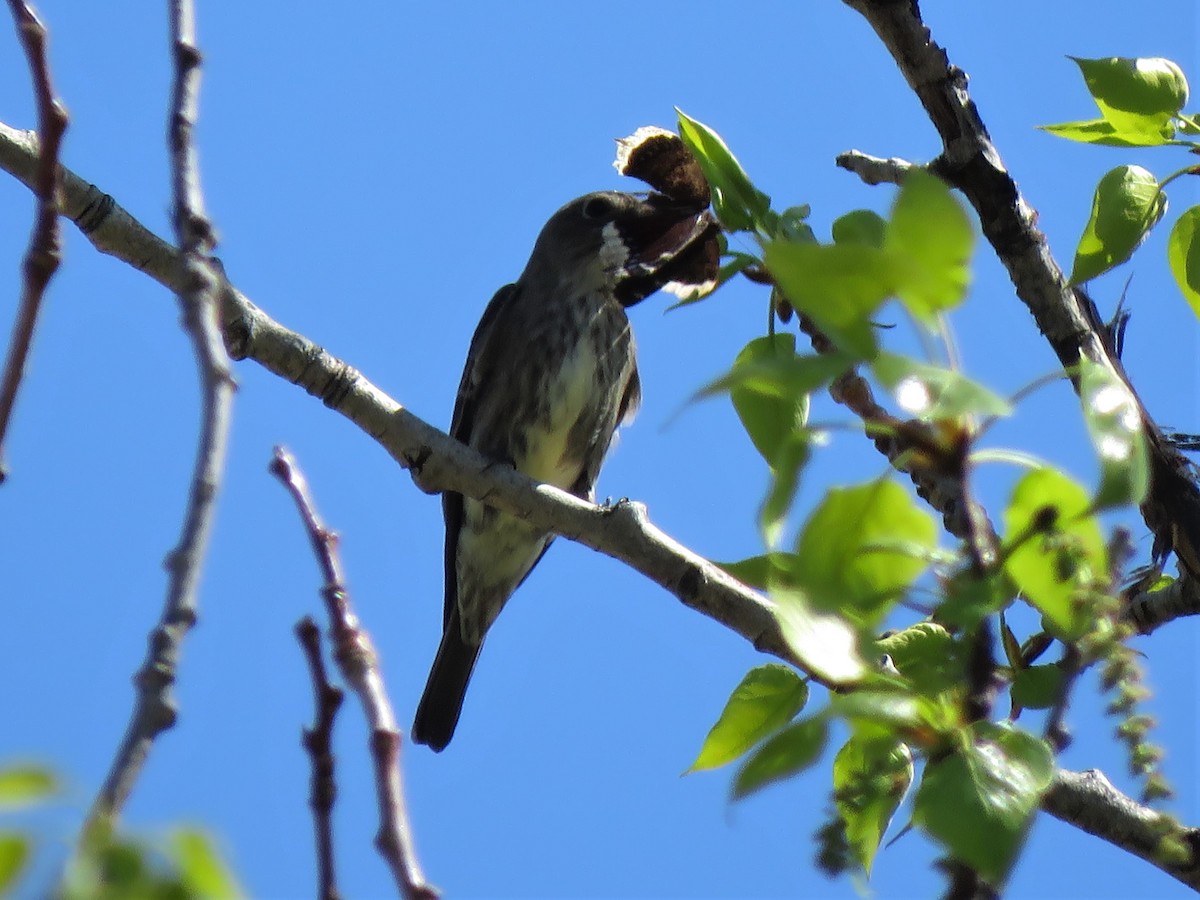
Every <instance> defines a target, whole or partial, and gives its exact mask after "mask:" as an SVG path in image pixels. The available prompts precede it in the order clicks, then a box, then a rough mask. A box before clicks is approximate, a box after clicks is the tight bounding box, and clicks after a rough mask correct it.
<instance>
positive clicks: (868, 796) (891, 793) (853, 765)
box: [833, 736, 913, 875]
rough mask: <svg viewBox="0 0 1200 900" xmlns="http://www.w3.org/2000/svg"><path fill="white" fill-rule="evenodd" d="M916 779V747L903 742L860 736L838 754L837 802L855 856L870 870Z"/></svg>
mask: <svg viewBox="0 0 1200 900" xmlns="http://www.w3.org/2000/svg"><path fill="white" fill-rule="evenodd" d="M912 780H913V759H912V752H911V751H910V750H909V749H908V747H907V746H905V745H904V744H902V743H899V742H895V741H868V740H864V739H862V738H859V737H857V736H855V737H852V738H850V740H848V741H847V742H846V743H845V744H844V745H843V746H842V749H841V750H839V751H838V753H837V756H836V757H835V758H834V760H833V790H834V794H833V796H834V802H835V803H836V805H837V811H838V815H839V816H841V819H842V822H843V823H844V825H845V827H846V839H847V841H848V842H849V844H850V849H851V851H852V852H853V853H854V858H855V859H856V860H858V863H859V865H861V866H862V867H863V869H864V871H866V873H867V874H868V875H869V874H870V872H871V865H872V863H873V862H874V860H875V852H876V850H878V849H879V844H880V842H881V841H882V840H883V835H884V832H886V831H887V827H888V824H889V823H890V822H891V821H892V816H893V815H894V814H895V812H896V809H897V807H899V805H900V803H901V801H902V800H903V799H904V795H905V793H906V792H907V791H908V788H909V785H911V784H912Z"/></svg>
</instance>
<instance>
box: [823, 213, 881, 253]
mask: <svg viewBox="0 0 1200 900" xmlns="http://www.w3.org/2000/svg"><path fill="white" fill-rule="evenodd" d="M886 233H887V222H885V221H884V219H883V217H882V216H880V215H879V213H875V212H872V211H871V210H869V209H856V210H854V211H853V212H848V213H846V214H845V215H844V216H842V217H841V218H839V219H836V220H834V223H833V240H834V242H835V243H838V244H860V245H862V246H864V247H875V248H877V249H882V248H883V241H884V235H885V234H886Z"/></svg>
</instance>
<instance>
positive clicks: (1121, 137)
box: [1038, 119, 1171, 147]
mask: <svg viewBox="0 0 1200 900" xmlns="http://www.w3.org/2000/svg"><path fill="white" fill-rule="evenodd" d="M1038 127H1039V128H1041V129H1042V131H1046V132H1049V133H1050V134H1052V135H1054V136H1055V137H1061V138H1066V139H1067V140H1070V141H1078V142H1079V143H1081V144H1101V145H1103V146H1106V147H1158V146H1161V145H1163V144H1169V143H1171V140H1170V139H1169V138H1167V137H1164V136H1163V134H1162V132H1161V131H1148V132H1147V131H1118V130H1117V129H1116V127H1115V126H1114V125H1113V124H1112V123H1111V122H1109V121H1108V120H1107V119H1089V120H1087V121H1083V122H1059V123H1057V124H1054V125H1039V126H1038Z"/></svg>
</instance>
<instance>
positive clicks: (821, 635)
mask: <svg viewBox="0 0 1200 900" xmlns="http://www.w3.org/2000/svg"><path fill="white" fill-rule="evenodd" d="M771 600H772V601H773V603H774V605H775V619H776V621H777V622H778V623H779V630H780V633H781V634H782V636H783V639H784V640H785V641H786V642H787V644H788V646H789V647H790V648H791V649H792V652H793V653H795V654H796V657H797V659H799V660H800V661H801V663H803V665H804V669H805V671H806V672H811V673H812V674H813V675H815V676H816V677H817V678H819V679H820V680H821V681H823V682H825V683H826V684H831V685H837V686H839V687H849V686H851V685H853V684H855V683H856V682H858V681H861V680H862V678H863V677H864V676H866V674H867V667H866V664H865V663H864V662H863V660H862V657H861V656H860V655H859V653H858V632H857V631H856V630H855V629H854V628H853V627H852V626H851V625H850V623H849V622H847V621H846V619H845V618H844V617H842V616H838V615H834V614H832V613H825V612H820V611H818V610H815V609H813V607H812V604H811V603H809V602H808V600H807V598H805V596H804V594H803V593H801V592H800V591H795V590H772V591H771Z"/></svg>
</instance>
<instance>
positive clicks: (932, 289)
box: [884, 169, 975, 324]
mask: <svg viewBox="0 0 1200 900" xmlns="http://www.w3.org/2000/svg"><path fill="white" fill-rule="evenodd" d="M974 244H975V233H974V232H973V231H972V230H971V220H970V219H969V218H968V217H967V213H966V210H964V209H963V208H962V205H961V204H959V202H958V201H957V200H955V199H954V197H953V196H952V195H951V194H950V189H949V188H948V187H947V186H946V185H945V183H944V182H943V181H942V180H941V179H939V178H936V177H934V176H933V175H930V174H928V173H926V172H923V171H921V170H919V169H914V170H913V171H911V172H910V173H909V174H908V175H907V176H906V177H905V179H904V184H903V186H902V187H901V188H900V193H899V194H898V195H897V197H896V203H895V206H893V207H892V218H891V221H889V222H888V225H887V237H886V239H885V241H884V247H885V249H887V250H888V251H889V252H890V253H891V254H893V255H894V256H895V257H896V258H898V259H900V260H903V261H904V262H905V263H907V265H906V267H905V269H906V270H905V277H904V279H903V280H902V281H901V282H900V285H899V295H900V300H901V301H902V302H903V303H904V305H905V306H907V307H908V309H909V310H910V311H911V312H912V314H913V315H914V316H916V317H917V318H918V319H920V320H921V321H923V322H925V323H926V324H929V323H931V322H932V321H933V320H934V318H935V317H936V315H937V314H938V313H939V312H941V311H943V310H946V309H950V308H952V307H954V306H957V305H958V304H959V303H961V302H962V300H963V298H964V297H966V295H967V287H968V286H969V285H970V283H971V269H970V262H971V250H972V248H973V247H974Z"/></svg>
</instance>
